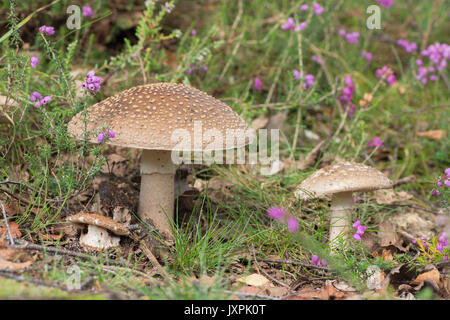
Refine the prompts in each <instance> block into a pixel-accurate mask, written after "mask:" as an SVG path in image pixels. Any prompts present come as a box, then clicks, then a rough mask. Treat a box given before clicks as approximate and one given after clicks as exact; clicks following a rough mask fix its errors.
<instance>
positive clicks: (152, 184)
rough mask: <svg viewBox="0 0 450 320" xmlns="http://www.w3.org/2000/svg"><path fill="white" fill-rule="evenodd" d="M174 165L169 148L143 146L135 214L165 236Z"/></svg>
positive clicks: (170, 212) (170, 215)
mask: <svg viewBox="0 0 450 320" xmlns="http://www.w3.org/2000/svg"><path fill="white" fill-rule="evenodd" d="M176 168H177V167H176V165H174V164H173V162H172V158H171V152H170V151H159V150H143V152H142V157H141V191H140V195H139V209H138V216H139V218H141V219H142V220H143V221H144V222H145V223H149V224H150V225H153V226H154V227H155V228H156V229H157V230H158V231H160V232H161V233H162V234H165V235H168V236H171V235H172V231H171V227H170V224H171V222H172V221H173V210H174V199H173V198H174V176H175V171H176Z"/></svg>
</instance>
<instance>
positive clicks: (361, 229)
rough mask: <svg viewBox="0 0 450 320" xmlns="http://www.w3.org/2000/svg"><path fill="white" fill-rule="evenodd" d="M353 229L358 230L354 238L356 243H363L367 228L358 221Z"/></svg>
mask: <svg viewBox="0 0 450 320" xmlns="http://www.w3.org/2000/svg"><path fill="white" fill-rule="evenodd" d="M352 227H353V228H354V229H356V233H355V234H354V235H353V238H354V239H355V240H356V241H361V237H362V235H363V234H364V232H365V231H366V227H365V226H363V225H361V221H359V220H357V221H355V222H354V223H353V225H352Z"/></svg>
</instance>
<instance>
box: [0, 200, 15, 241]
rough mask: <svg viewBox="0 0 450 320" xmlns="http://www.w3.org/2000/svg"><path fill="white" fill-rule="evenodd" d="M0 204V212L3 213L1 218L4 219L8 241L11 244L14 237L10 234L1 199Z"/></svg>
mask: <svg viewBox="0 0 450 320" xmlns="http://www.w3.org/2000/svg"><path fill="white" fill-rule="evenodd" d="M0 206H1V207H2V214H3V219H4V220H5V226H6V231H7V232H8V238H9V243H10V244H11V245H12V246H13V245H14V238H13V236H12V233H11V229H10V228H9V223H8V217H7V216H6V210H5V206H4V205H3V202H2V201H1V200H0Z"/></svg>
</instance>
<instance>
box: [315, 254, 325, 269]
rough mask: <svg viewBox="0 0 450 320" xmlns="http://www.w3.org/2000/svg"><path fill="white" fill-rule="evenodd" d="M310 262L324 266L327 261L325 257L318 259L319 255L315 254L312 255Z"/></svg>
mask: <svg viewBox="0 0 450 320" xmlns="http://www.w3.org/2000/svg"><path fill="white" fill-rule="evenodd" d="M311 263H312V264H313V265H315V266H317V267H326V266H327V265H328V262H327V260H325V259H322V260H320V261H319V257H318V256H317V255H313V256H312V259H311Z"/></svg>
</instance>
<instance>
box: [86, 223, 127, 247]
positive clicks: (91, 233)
mask: <svg viewBox="0 0 450 320" xmlns="http://www.w3.org/2000/svg"><path fill="white" fill-rule="evenodd" d="M119 242H120V237H118V236H113V235H110V234H109V233H108V230H106V229H104V228H101V227H97V226H94V225H88V232H87V233H84V234H82V235H81V236H80V244H81V245H82V246H84V247H88V248H95V249H98V250H106V249H110V248H114V247H118V246H119Z"/></svg>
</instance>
